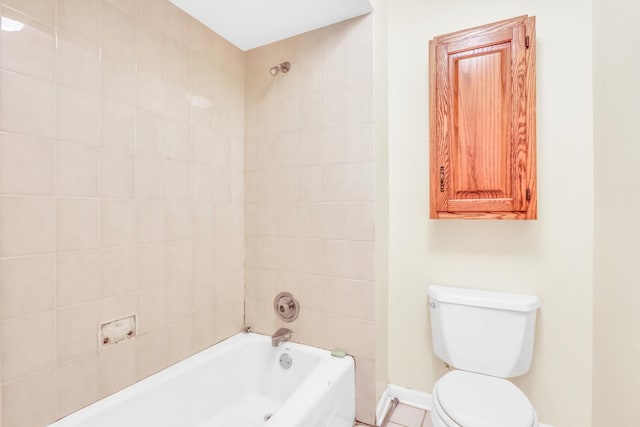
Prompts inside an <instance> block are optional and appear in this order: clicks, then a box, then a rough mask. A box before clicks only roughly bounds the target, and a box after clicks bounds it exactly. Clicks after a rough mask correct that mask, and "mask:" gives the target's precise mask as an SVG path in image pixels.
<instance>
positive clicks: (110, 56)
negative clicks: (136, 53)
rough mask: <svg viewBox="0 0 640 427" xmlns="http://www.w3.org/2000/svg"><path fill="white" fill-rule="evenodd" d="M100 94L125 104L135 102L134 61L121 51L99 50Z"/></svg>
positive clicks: (133, 103)
mask: <svg viewBox="0 0 640 427" xmlns="http://www.w3.org/2000/svg"><path fill="white" fill-rule="evenodd" d="M101 60H102V62H101V65H102V66H101V81H102V96H104V97H106V98H109V99H113V100H116V101H119V102H122V103H125V104H129V105H135V103H136V86H137V83H136V81H137V80H136V62H135V58H134V57H132V56H126V55H123V54H122V53H112V52H107V51H102V52H101Z"/></svg>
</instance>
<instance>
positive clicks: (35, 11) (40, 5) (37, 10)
mask: <svg viewBox="0 0 640 427" xmlns="http://www.w3.org/2000/svg"><path fill="white" fill-rule="evenodd" d="M2 3H4V5H5V6H9V7H12V8H15V9H18V10H19V11H21V12H24V13H26V14H27V15H30V16H32V17H34V18H36V19H38V20H40V21H42V22H44V23H45V24H47V25H49V26H53V24H54V21H55V1H54V0H4V1H3V2H2Z"/></svg>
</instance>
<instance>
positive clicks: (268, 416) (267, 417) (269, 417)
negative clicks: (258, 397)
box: [264, 414, 273, 421]
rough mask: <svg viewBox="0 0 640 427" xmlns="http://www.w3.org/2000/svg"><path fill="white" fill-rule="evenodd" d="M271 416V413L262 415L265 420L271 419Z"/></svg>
mask: <svg viewBox="0 0 640 427" xmlns="http://www.w3.org/2000/svg"><path fill="white" fill-rule="evenodd" d="M271 417H273V414H267V415H265V416H264V420H265V421H269V420H270V419H271Z"/></svg>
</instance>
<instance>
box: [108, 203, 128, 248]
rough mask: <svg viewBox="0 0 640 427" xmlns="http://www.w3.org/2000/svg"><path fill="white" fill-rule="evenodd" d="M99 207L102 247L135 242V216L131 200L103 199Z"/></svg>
mask: <svg viewBox="0 0 640 427" xmlns="http://www.w3.org/2000/svg"><path fill="white" fill-rule="evenodd" d="M100 209H101V210H100V245H101V246H102V247H108V246H125V245H131V244H133V243H135V224H136V220H135V218H136V216H135V203H134V201H133V200H103V201H102V203H101V208H100Z"/></svg>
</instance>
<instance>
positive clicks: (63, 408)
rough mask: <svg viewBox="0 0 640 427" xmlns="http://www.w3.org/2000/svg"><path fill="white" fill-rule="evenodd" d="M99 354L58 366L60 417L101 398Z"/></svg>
mask: <svg viewBox="0 0 640 427" xmlns="http://www.w3.org/2000/svg"><path fill="white" fill-rule="evenodd" d="M99 368H100V363H99V359H98V353H95V354H91V355H87V356H84V357H81V358H79V359H75V360H72V361H69V362H66V363H64V364H62V365H58V371H57V373H58V381H57V382H58V417H64V416H65V415H68V414H70V413H72V412H74V411H77V410H78V409H82V408H84V407H85V406H87V405H89V404H91V403H93V402H95V401H96V400H98V398H99V397H100V393H99V384H100V382H99V372H100V369H99Z"/></svg>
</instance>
